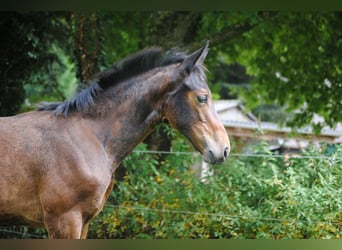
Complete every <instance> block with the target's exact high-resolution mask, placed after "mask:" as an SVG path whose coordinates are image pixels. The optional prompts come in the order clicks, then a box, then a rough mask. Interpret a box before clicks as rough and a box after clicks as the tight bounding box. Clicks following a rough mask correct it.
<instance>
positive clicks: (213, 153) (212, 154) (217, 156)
mask: <svg viewBox="0 0 342 250" xmlns="http://www.w3.org/2000/svg"><path fill="white" fill-rule="evenodd" d="M229 151H230V149H229V147H228V146H227V147H224V148H223V149H221V150H212V149H208V150H206V151H205V153H204V154H203V161H204V162H206V163H209V164H222V163H224V162H225V161H226V160H227V158H228V155H229Z"/></svg>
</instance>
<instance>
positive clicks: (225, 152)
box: [223, 148, 229, 159]
mask: <svg viewBox="0 0 342 250" xmlns="http://www.w3.org/2000/svg"><path fill="white" fill-rule="evenodd" d="M228 154H229V148H225V149H224V151H223V156H224V159H227V157H228Z"/></svg>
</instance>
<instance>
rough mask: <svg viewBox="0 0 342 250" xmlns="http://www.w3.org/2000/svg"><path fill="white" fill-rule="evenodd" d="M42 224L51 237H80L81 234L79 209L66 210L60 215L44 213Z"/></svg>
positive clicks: (81, 226)
mask: <svg viewBox="0 0 342 250" xmlns="http://www.w3.org/2000/svg"><path fill="white" fill-rule="evenodd" d="M44 224H45V227H46V229H47V231H48V234H49V238H51V239H80V238H81V236H83V221H82V213H81V212H80V211H68V212H66V213H63V214H61V215H56V214H53V215H52V214H50V215H49V214H46V215H45V218H44ZM86 231H88V230H86Z"/></svg>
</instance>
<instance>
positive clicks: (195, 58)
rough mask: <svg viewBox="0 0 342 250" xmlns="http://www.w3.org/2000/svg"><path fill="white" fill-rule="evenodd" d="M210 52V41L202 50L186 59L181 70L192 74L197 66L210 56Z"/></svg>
mask: <svg viewBox="0 0 342 250" xmlns="http://www.w3.org/2000/svg"><path fill="white" fill-rule="evenodd" d="M208 51H209V41H206V42H205V45H204V46H203V47H202V48H200V49H198V50H196V51H195V52H193V53H192V54H190V55H189V56H188V57H186V58H185V59H184V61H183V62H182V64H181V65H180V67H181V69H182V70H184V71H185V72H186V73H187V74H190V72H191V71H192V69H193V68H194V67H195V66H196V65H199V64H202V63H203V61H204V59H205V57H206V56H207V54H208Z"/></svg>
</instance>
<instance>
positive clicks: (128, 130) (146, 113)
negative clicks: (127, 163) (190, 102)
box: [94, 77, 167, 167]
mask: <svg viewBox="0 0 342 250" xmlns="http://www.w3.org/2000/svg"><path fill="white" fill-rule="evenodd" d="M164 85H165V86H164ZM166 85H167V81H165V80H164V81H163V79H161V78H160V77H159V78H158V77H151V78H149V79H148V80H147V79H146V80H145V81H138V82H135V83H132V82H127V83H125V84H122V85H121V86H116V87H113V88H112V89H108V90H107V93H106V94H105V96H106V98H105V100H106V101H104V103H102V104H101V107H102V109H103V107H107V110H106V111H103V110H102V111H100V112H99V113H102V116H101V119H98V118H96V117H95V118H96V119H94V121H96V123H97V124H98V125H97V126H96V127H97V131H96V134H97V137H98V138H99V140H100V141H101V143H102V145H103V147H104V148H105V150H106V152H107V154H109V155H111V156H112V157H113V160H114V164H113V165H114V167H115V165H118V164H119V163H120V162H121V161H122V160H123V159H124V158H125V157H126V156H127V155H128V154H129V153H130V152H131V151H132V150H133V149H134V147H135V146H136V145H137V144H139V143H140V142H142V141H143V140H144V139H145V138H146V137H147V136H148V135H149V134H150V133H151V132H152V130H153V129H154V127H155V126H156V125H157V124H158V123H160V121H161V118H162V113H161V105H162V103H163V98H164V97H165V91H166V88H167V87H166Z"/></svg>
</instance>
